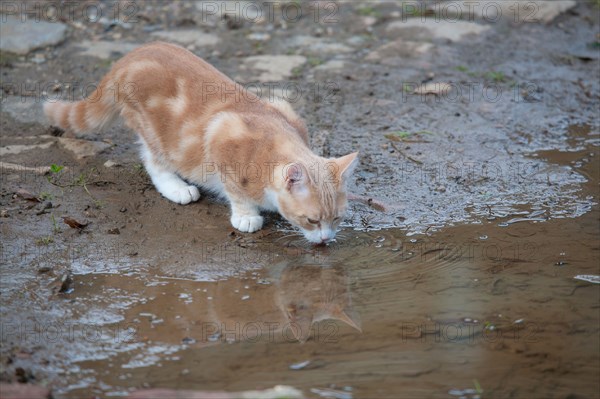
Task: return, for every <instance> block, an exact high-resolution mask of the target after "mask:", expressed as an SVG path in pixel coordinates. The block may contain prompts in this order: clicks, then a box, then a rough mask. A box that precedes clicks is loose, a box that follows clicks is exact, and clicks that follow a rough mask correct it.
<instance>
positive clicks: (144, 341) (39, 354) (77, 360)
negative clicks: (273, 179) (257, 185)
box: [2, 134, 600, 398]
mask: <svg viewBox="0 0 600 399" xmlns="http://www.w3.org/2000/svg"><path fill="white" fill-rule="evenodd" d="M572 139H573V140H577V135H576V134H574V135H573V137H572ZM599 155H600V154H598V148H597V147H594V146H591V145H589V144H588V145H586V146H584V148H582V149H580V150H578V151H572V152H566V151H565V152H560V151H545V152H539V153H536V154H532V156H535V157H539V158H542V159H544V160H546V161H548V162H551V163H552V162H554V163H557V164H562V165H570V166H571V167H573V168H574V169H575V170H577V171H578V173H581V174H582V175H584V176H586V178H587V179H588V182H587V183H586V184H585V185H584V186H583V188H582V193H581V194H582V195H583V197H585V196H586V195H588V194H589V195H594V193H595V191H596V190H597V185H598V167H599V164H598V159H599ZM119 173H120V176H121V178H122V179H121V180H122V181H126V182H127V183H126V184H119V185H116V186H115V185H112V184H106V185H102V183H98V184H96V185H93V186H91V188H90V191H91V193H92V194H93V196H94V198H95V201H100V202H101V203H102V204H103V205H102V206H101V207H99V208H95V207H93V206H90V204H89V202H90V201H89V198H88V197H87V195H88V194H86V193H85V192H84V190H83V189H82V188H81V187H75V188H71V189H68V190H66V191H65V192H64V194H63V196H60V194H59V193H58V192H55V193H56V195H57V197H56V198H55V200H54V201H55V202H56V201H57V200H58V201H60V202H62V203H63V205H61V207H63V206H65V205H64V204H68V207H66V209H69V210H71V212H73V210H77V218H80V219H82V220H83V219H85V220H87V221H91V224H90V225H89V226H88V227H85V228H84V229H83V230H82V231H81V232H79V231H78V230H77V229H72V228H69V227H68V226H67V225H65V224H62V223H61V224H60V225H59V227H58V228H59V229H60V230H61V232H60V233H58V232H56V234H54V242H50V243H43V242H40V241H39V240H40V238H39V237H46V235H45V234H46V233H49V235H50V236H53V233H52V230H51V229H52V227H50V229H49V226H48V225H49V223H47V222H48V221H47V220H46V219H48V218H49V216H50V215H54V214H56V215H57V216H56V217H58V215H59V213H60V209H61V208H60V207H59V208H58V210H59V211H57V210H56V209H50V212H51V213H50V214H42V215H40V217H39V218H38V219H34V220H38V223H37V225H36V223H28V224H20V223H18V220H19V219H20V218H22V217H24V216H23V214H27V212H32V211H36V210H38V209H40V208H43V206H42V205H41V204H36V203H32V202H28V201H24V200H23V199H20V198H12V196H11V195H8V194H4V196H3V206H4V208H5V209H9V210H10V212H12V215H11V217H10V218H8V219H2V231H3V238H4V240H3V241H4V247H3V249H4V251H3V256H4V259H5V261H6V264H11V265H12V267H18V265H21V269H20V270H18V272H13V273H12V274H11V275H10V276H12V277H11V278H12V280H11V279H7V278H3V280H2V286H3V287H2V288H3V294H2V295H3V324H2V326H3V330H2V334H3V335H2V349H3V351H2V354H3V359H4V361H3V366H2V367H3V372H4V373H8V372H14V370H15V369H16V367H23V368H24V370H27V373H31V375H30V381H33V382H38V383H48V384H50V385H51V386H52V387H53V390H54V392H55V394H56V395H57V396H58V397H64V398H77V397H90V396H93V395H99V396H103V397H109V396H121V395H125V394H126V393H127V392H129V391H130V390H131V389H134V388H141V387H162V388H164V387H170V388H178V389H214V390H229V391H237V390H248V389H256V388H267V387H271V386H273V385H277V384H286V385H291V386H294V387H297V388H299V389H301V390H303V391H304V392H305V394H306V395H307V396H309V397H319V396H323V395H336V396H333V397H339V398H352V397H356V398H375V397H377V398H396V397H399V396H398V395H399V393H401V396H402V397H440V398H442V397H444V398H446V397H461V396H463V397H470V398H475V397H477V396H478V395H479V397H497V398H501V397H502V398H504V397H528V398H537V397H540V398H541V397H544V398H551V397H553V398H565V397H570V398H571V397H588V398H593V397H597V394H598V389H599V386H598V379H597V376H598V372H599V371H600V364H599V358H598V350H599V345H598V344H599V342H598V340H599V338H598V337H599V335H598V332H599V331H598V329H599V327H598V312H599V302H600V301H599V300H600V291H599V286H598V285H597V284H592V283H589V282H585V281H580V280H576V279H574V277H575V276H576V275H589V274H591V275H594V274H595V275H598V274H599V273H598V250H599V245H598V238H599V237H600V232H599V223H598V222H599V213H598V206H597V205H594V206H593V207H592V208H591V211H589V212H587V213H585V215H584V216H581V217H578V218H575V219H573V218H564V219H560V218H558V219H553V220H547V221H545V220H544V218H543V215H542V217H540V215H539V212H538V213H537V214H536V213H533V217H531V213H529V214H527V212H524V215H523V217H521V218H516V217H514V215H511V216H506V217H496V216H493V215H490V216H488V218H487V219H486V220H485V221H482V222H477V223H473V224H463V225H459V226H454V227H448V228H445V229H443V230H442V231H440V232H436V233H434V234H430V235H427V234H424V235H413V236H407V235H406V233H405V232H403V231H402V230H395V229H388V230H379V231H370V230H368V229H364V228H361V227H359V226H358V227H357V226H348V225H347V226H346V227H345V228H344V229H343V231H342V232H341V233H340V236H339V237H338V240H337V242H336V243H333V244H332V245H330V246H329V247H324V248H319V247H316V248H313V247H310V246H307V245H306V243H305V242H304V241H303V240H302V239H301V238H299V237H298V236H296V235H294V234H291V233H290V232H288V231H286V230H285V225H284V224H283V223H281V221H279V220H278V219H277V218H275V217H272V218H271V219H270V221H269V224H268V225H267V228H266V229H265V230H264V231H263V232H260V233H258V234H256V235H240V234H237V233H235V232H233V231H232V230H231V229H230V228H229V227H228V226H227V225H226V223H225V222H224V220H226V218H227V209H226V208H225V207H224V206H223V205H221V204H218V203H215V202H211V201H210V200H207V199H205V200H203V201H202V202H200V203H199V204H196V205H192V206H188V207H179V206H173V205H171V204H169V203H166V201H164V200H163V199H161V198H160V197H159V196H158V194H156V193H155V192H154V191H153V190H152V189H151V188H150V186H149V184H148V180H147V177H145V175H144V174H143V173H141V172H140V171H138V170H136V169H135V168H134V167H132V168H129V169H126V170H123V171H120V172H119ZM125 174H127V176H128V177H127V178H126V179H125V178H123V176H125ZM94 179H96V180H95V181H97V182H101V181H104V177H103V178H100V177H99V176H96V177H95V178H94ZM106 179H108V177H106ZM39 184H42V185H43V184H47V183H43V182H42V183H39ZM144 190H147V191H148V192H147V193H146V194H144V196H143V197H142V198H143V199H142V200H139V199H135V198H133V194H134V193H136V192H140V191H144ZM114 196H119V197H120V198H131V200H122V201H111V198H113V197H114ZM78 198H79V199H80V200H81V201H78ZM83 204H87V205H85V206H84V205H83ZM27 208H30V209H29V210H28V209H27ZM19 212H21V213H19ZM528 215H529V216H528ZM200 216H201V218H200ZM194 218H196V219H201V220H202V224H198V223H196V222H195V220H194ZM42 219H43V220H42ZM525 219H530V220H525ZM59 222H61V221H60V220H59ZM94 225H95V226H94ZM50 226H51V225H50ZM114 228H117V229H120V230H119V234H114V233H115V231H114V230H113V229H114ZM88 230H89V231H88ZM109 230H111V232H112V233H113V234H108V231H109ZM40 233H42V234H40ZM34 237H38V238H37V241H36V242H35V243H32V242H31V240H33V239H34ZM33 248H35V250H32V249H33ZM25 265H29V267H25ZM32 265H34V268H33V270H31V266H32ZM61 265H63V266H62V267H61ZM44 267H46V268H44ZM47 269H50V270H49V271H48V270H47ZM36 270H37V272H39V273H41V274H40V275H39V276H38V277H37V278H33V279H32V278H28V273H30V274H31V273H33V274H35V273H36ZM65 270H71V272H72V276H71V277H72V283H70V284H67V285H66V286H62V287H61V284H60V282H61V280H60V278H61V277H63V275H64V273H65ZM4 276H7V275H6V274H5V275H4ZM20 279H23V280H26V281H27V283H26V284H25V287H26V288H25V289H17V290H15V289H11V286H12V287H17V288H18V287H19V286H20V285H21V282H22V280H20ZM57 280H58V281H57ZM60 288H64V289H65V290H66V291H65V292H58V291H59V290H60ZM23 296H24V297H25V298H26V300H25V301H23V300H22V298H23ZM48 298H49V299H48ZM481 391H483V393H481ZM330 397H332V396H330Z"/></svg>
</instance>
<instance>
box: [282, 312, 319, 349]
mask: <svg viewBox="0 0 600 399" xmlns="http://www.w3.org/2000/svg"><path fill="white" fill-rule="evenodd" d="M287 316H288V321H289V322H290V323H289V328H290V330H291V331H292V334H293V335H294V338H296V339H297V340H298V341H300V342H306V340H308V337H309V336H310V329H311V328H312V324H313V316H312V314H311V313H310V312H308V311H306V310H304V311H303V310H298V309H297V308H296V306H295V305H291V306H289V307H288V311H287Z"/></svg>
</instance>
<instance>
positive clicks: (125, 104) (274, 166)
mask: <svg viewBox="0 0 600 399" xmlns="http://www.w3.org/2000/svg"><path fill="white" fill-rule="evenodd" d="M44 112H45V113H46V116H47V117H48V119H49V120H50V121H51V123H52V124H54V125H57V126H59V127H61V128H63V129H65V130H67V131H70V132H74V133H80V132H86V131H90V130H91V129H99V128H101V127H103V126H106V125H107V124H108V123H110V122H111V121H112V120H114V119H115V118H116V117H117V116H119V115H121V116H122V117H123V118H124V119H125V122H126V124H127V125H128V126H129V127H130V128H131V129H133V130H135V131H136V132H137V133H138V134H139V136H140V141H141V144H142V159H143V162H144V165H145V167H146V170H147V172H148V174H149V175H150V177H151V179H152V182H153V183H154V185H155V187H156V189H157V190H158V192H160V193H161V194H162V195H163V196H165V197H166V198H168V199H170V200H171V201H174V202H177V203H179V204H188V203H190V202H193V201H197V200H198V199H199V198H200V192H199V191H198V188H197V187H196V186H200V187H202V188H204V189H208V190H211V191H213V192H216V193H218V194H221V195H224V196H225V197H226V198H227V199H228V200H229V202H230V204H231V224H232V225H233V227H235V228H236V229H238V230H240V231H242V232H254V231H257V230H260V229H261V228H262V225H263V217H262V216H260V213H259V210H260V209H264V210H269V211H277V212H279V213H280V214H281V215H282V216H283V217H284V218H285V219H287V220H288V221H289V222H290V223H291V224H292V225H294V226H296V227H298V228H300V230H301V231H302V233H303V234H304V236H305V237H306V239H308V240H309V241H310V242H313V243H324V242H327V241H329V240H331V239H333V238H334V237H335V234H336V230H337V228H338V226H339V223H340V221H341V220H342V218H343V216H344V213H345V211H346V207H347V195H346V181H347V179H348V177H349V176H350V174H351V173H352V171H353V169H354V168H355V166H356V163H357V153H352V154H349V155H346V156H343V157H341V158H337V159H325V158H322V157H319V156H317V155H315V154H314V153H313V152H312V151H311V150H310V148H309V146H308V133H307V130H306V126H305V125H304V123H303V122H302V120H301V119H300V118H299V117H298V116H297V115H296V113H294V111H293V110H292V107H291V106H290V105H289V104H288V103H287V102H285V101H282V100H278V101H274V102H267V101H264V100H262V99H260V98H258V97H257V96H256V95H254V94H252V93H250V92H248V91H246V90H245V89H244V88H243V87H242V86H240V85H239V84H237V83H235V82H234V81H232V80H231V79H229V78H228V77H227V76H225V75H224V74H222V73H221V72H219V71H218V70H217V69H215V68H214V67H213V66H211V65H210V64H208V63H206V62H205V61H203V60H202V59H200V58H199V57H197V56H195V55H194V54H192V53H191V52H189V51H188V50H186V49H184V48H182V47H179V46H176V45H173V44H169V43H163V42H155V43H150V44H148V45H145V46H142V47H140V48H138V49H136V50H134V51H132V52H131V53H129V54H127V55H126V56H125V57H123V58H122V59H120V60H119V61H117V62H116V63H115V65H114V66H113V67H112V69H111V71H110V72H109V73H108V74H107V75H106V76H105V77H104V78H103V79H102V81H101V82H100V84H99V85H98V87H97V89H96V90H95V91H94V92H93V93H92V94H91V95H90V96H89V97H88V98H86V99H85V100H82V101H79V102H75V103H68V102H47V103H46V104H44Z"/></svg>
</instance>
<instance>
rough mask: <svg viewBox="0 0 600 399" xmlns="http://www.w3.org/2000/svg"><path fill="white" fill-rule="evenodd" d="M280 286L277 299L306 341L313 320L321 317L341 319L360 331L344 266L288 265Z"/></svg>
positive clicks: (299, 335) (297, 334)
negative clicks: (353, 311) (354, 314)
mask: <svg viewBox="0 0 600 399" xmlns="http://www.w3.org/2000/svg"><path fill="white" fill-rule="evenodd" d="M278 286H279V287H278V290H277V291H276V298H275V299H276V303H277V305H278V307H279V309H280V310H281V311H282V312H283V313H284V314H285V315H286V317H287V320H288V322H289V324H290V325H291V329H292V331H293V332H294V336H295V337H296V338H297V339H298V340H299V341H302V342H304V341H306V340H307V339H308V337H309V334H310V330H311V327H312V326H313V324H314V323H316V322H319V321H321V320H330V319H331V320H339V321H342V322H344V323H346V324H348V325H350V326H352V327H354V328H356V329H357V330H359V331H360V327H359V323H358V322H357V321H355V320H357V317H356V316H354V317H352V302H351V298H350V288H349V284H348V277H347V276H346V274H345V273H344V269H343V268H341V267H322V266H318V265H311V266H307V265H295V266H288V267H287V268H285V269H284V270H283V272H282V273H281V277H280V279H279V283H278Z"/></svg>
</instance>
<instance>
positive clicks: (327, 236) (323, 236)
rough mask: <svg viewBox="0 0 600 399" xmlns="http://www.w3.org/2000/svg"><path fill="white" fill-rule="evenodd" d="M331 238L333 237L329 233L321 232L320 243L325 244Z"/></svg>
mask: <svg viewBox="0 0 600 399" xmlns="http://www.w3.org/2000/svg"><path fill="white" fill-rule="evenodd" d="M332 238H333V235H332V234H331V233H329V232H321V243H323V244H324V243H326V242H329V241H331V239H332Z"/></svg>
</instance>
